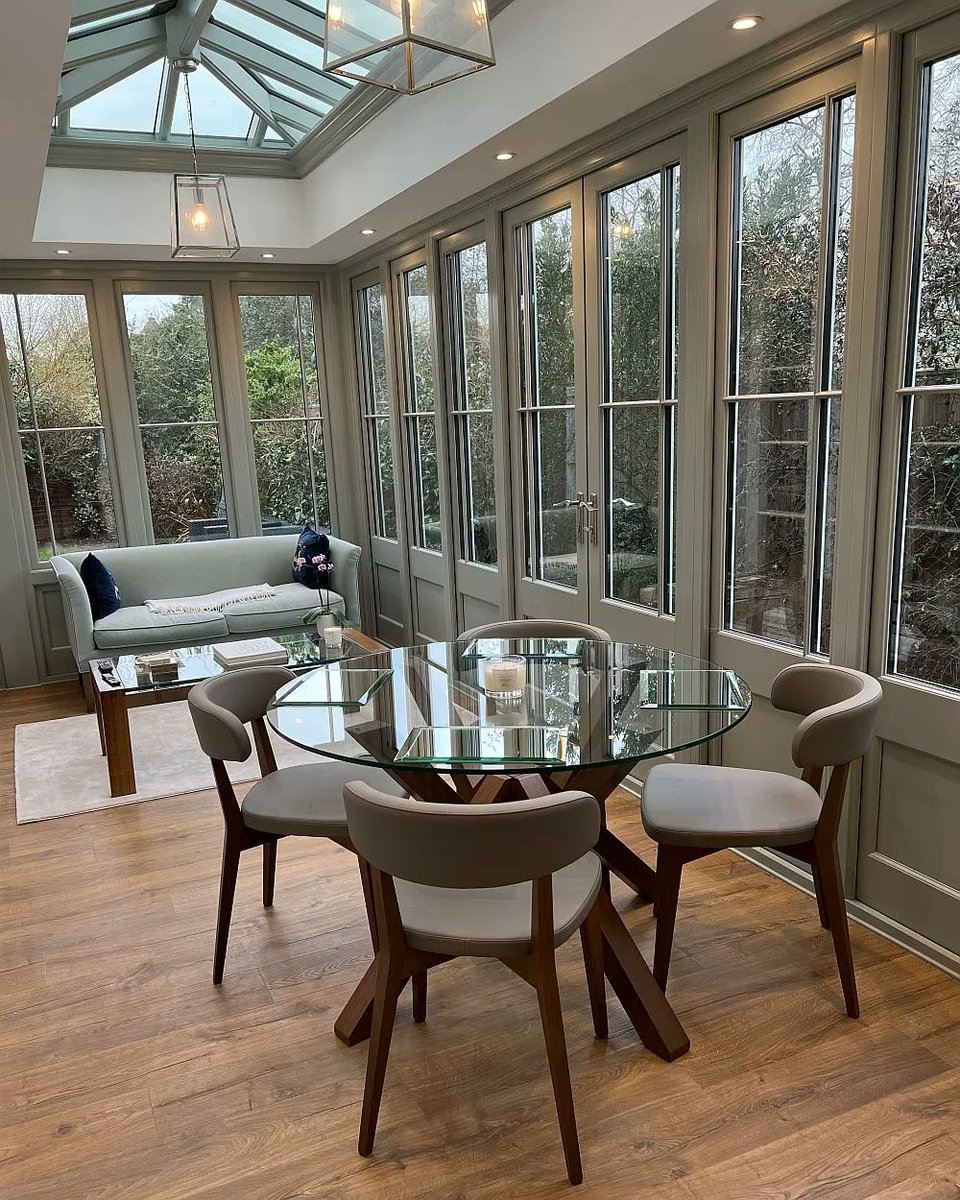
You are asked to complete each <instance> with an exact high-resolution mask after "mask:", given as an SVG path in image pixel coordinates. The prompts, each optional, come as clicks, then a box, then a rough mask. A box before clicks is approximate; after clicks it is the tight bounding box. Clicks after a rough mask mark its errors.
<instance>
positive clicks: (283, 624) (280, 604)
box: [223, 583, 343, 634]
mask: <svg viewBox="0 0 960 1200" xmlns="http://www.w3.org/2000/svg"><path fill="white" fill-rule="evenodd" d="M273 590H274V593H275V594H274V595H273V596H271V597H270V598H269V599H267V600H244V601H243V602H242V603H240V604H231V605H230V607H229V608H227V609H224V614H223V615H224V617H225V618H226V621H227V627H228V629H229V630H230V632H231V633H233V634H237V633H263V632H266V631H267V630H269V629H293V628H296V626H298V625H299V624H300V623H301V618H302V617H303V615H304V614H305V613H308V612H309V611H310V609H311V608H320V607H321V606H322V604H324V603H327V604H329V605H330V607H331V608H333V609H334V610H335V611H336V612H339V613H342V612H343V597H342V596H341V595H340V594H339V592H332V591H331V590H330V589H329V588H324V590H323V592H322V593H321V592H317V591H314V589H313V588H308V587H304V586H303V584H302V583H280V584H275V585H274V589H273Z"/></svg>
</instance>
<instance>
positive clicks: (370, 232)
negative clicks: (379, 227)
mask: <svg viewBox="0 0 960 1200" xmlns="http://www.w3.org/2000/svg"><path fill="white" fill-rule="evenodd" d="M360 232H361V233H362V234H363V236H364V237H373V235H374V234H375V233H376V232H377V231H376V230H375V229H371V228H370V226H369V225H368V226H367V227H366V229H361V230H360Z"/></svg>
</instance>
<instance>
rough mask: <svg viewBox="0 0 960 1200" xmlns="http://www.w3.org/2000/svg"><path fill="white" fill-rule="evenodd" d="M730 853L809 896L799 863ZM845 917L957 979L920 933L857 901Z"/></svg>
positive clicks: (948, 959)
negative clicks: (737, 855)
mask: <svg viewBox="0 0 960 1200" xmlns="http://www.w3.org/2000/svg"><path fill="white" fill-rule="evenodd" d="M620 786H621V787H622V788H624V789H625V790H626V791H628V792H631V793H632V794H633V795H634V796H637V797H638V798H639V796H640V793H641V786H640V784H639V781H637V780H634V779H632V778H629V777H628V778H627V779H625V780H624V781H623V783H622V784H621V785H620ZM734 853H735V854H739V855H740V857H741V858H745V859H746V860H747V861H748V862H752V863H753V864H754V866H757V867H759V868H760V869H761V870H762V871H766V872H767V874H768V875H774V876H776V878H777V879H782V880H783V882H784V883H789V884H791V885H792V886H793V887H795V888H797V889H798V891H801V892H806V894H807V895H808V896H811V897H812V896H813V894H814V892H813V879H812V877H811V875H810V873H809V872H808V871H805V870H804V869H803V868H802V867H801V866H800V865H799V864H797V863H793V862H789V861H788V860H787V859H785V858H784V857H783V856H782V855H780V854H777V853H776V851H774V850H734ZM847 915H848V916H849V918H850V920H851V921H856V922H857V924H858V925H863V926H865V928H867V929H869V930H871V931H872V932H873V933H878V934H879V935H880V936H881V937H884V938H886V939H887V940H888V941H891V942H894V943H895V944H896V945H897V946H902V947H903V949H904V950H909V951H910V953H911V954H915V955H916V956H917V957H918V958H922V959H924V960H925V961H926V962H928V963H932V964H933V965H934V966H935V967H939V968H940V970H941V971H945V972H946V973H947V974H948V975H953V976H954V977H955V978H957V979H960V955H957V954H954V953H952V951H950V950H947V949H946V948H945V947H943V946H938V945H937V943H936V942H931V941H930V940H929V939H928V938H925V937H924V936H923V934H920V933H916V932H915V931H914V930H912V929H908V928H907V927H906V926H905V925H901V924H900V923H899V922H897V921H894V920H893V918H892V917H887V916H884V914H883V913H881V912H877V910H876V909H874V908H869V907H868V906H867V905H866V904H861V903H860V901H859V900H849V899H848V900H847Z"/></svg>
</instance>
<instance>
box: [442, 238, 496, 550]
mask: <svg viewBox="0 0 960 1200" xmlns="http://www.w3.org/2000/svg"><path fill="white" fill-rule="evenodd" d="M447 267H448V274H447V277H446V278H447V282H448V286H449V289H450V303H449V306H448V312H449V315H450V319H451V321H452V328H451V329H450V331H449V337H450V341H451V343H452V346H451V360H452V380H453V391H454V396H453V401H454V422H455V428H456V443H457V470H458V476H459V477H458V480H457V483H458V488H457V490H458V492H459V494H460V496H461V497H462V503H463V508H462V512H461V518H460V520H461V545H462V547H463V550H462V553H463V555H464V557H465V558H466V559H467V560H468V561H470V562H476V563H482V564H484V565H485V566H495V565H496V562H497V516H496V488H495V474H494V463H495V448H494V444H493V428H494V427H493V408H492V403H493V401H492V397H491V374H490V369H491V368H490V297H489V294H488V288H487V247H486V243H484V242H478V243H477V245H475V246H468V247H467V248H466V249H465V250H460V251H458V252H457V253H455V254H452V255H451V256H450V257H449V259H448V260H447Z"/></svg>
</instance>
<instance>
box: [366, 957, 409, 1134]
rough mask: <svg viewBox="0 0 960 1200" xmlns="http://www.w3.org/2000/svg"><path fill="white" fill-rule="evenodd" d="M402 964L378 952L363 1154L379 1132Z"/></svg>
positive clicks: (401, 981) (401, 985) (368, 1054)
mask: <svg viewBox="0 0 960 1200" xmlns="http://www.w3.org/2000/svg"><path fill="white" fill-rule="evenodd" d="M403 984H404V977H403V975H402V974H401V973H400V968H399V967H397V966H396V965H395V963H394V962H391V955H390V954H389V952H388V951H387V950H386V949H382V950H380V952H379V953H378V954H377V983H376V992H375V994H374V1000H373V1023H372V1026H371V1029H370V1048H369V1050H368V1052H367V1077H366V1082H365V1083H364V1085H363V1108H362V1110H361V1113H360V1138H359V1141H358V1142H357V1149H358V1150H359V1151H360V1153H361V1155H363V1157H364V1158H366V1157H367V1155H368V1154H370V1153H371V1152H372V1151H373V1142H374V1138H375V1137H376V1136H377V1117H378V1116H379V1113H380V1098H381V1096H382V1095H383V1080H384V1077H385V1076H386V1073H387V1058H388V1057H389V1055H390V1039H391V1037H392V1035H393V1023H394V1020H395V1019H396V1015H397V997H398V995H399V994H400V989H401V988H402V987H403Z"/></svg>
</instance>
